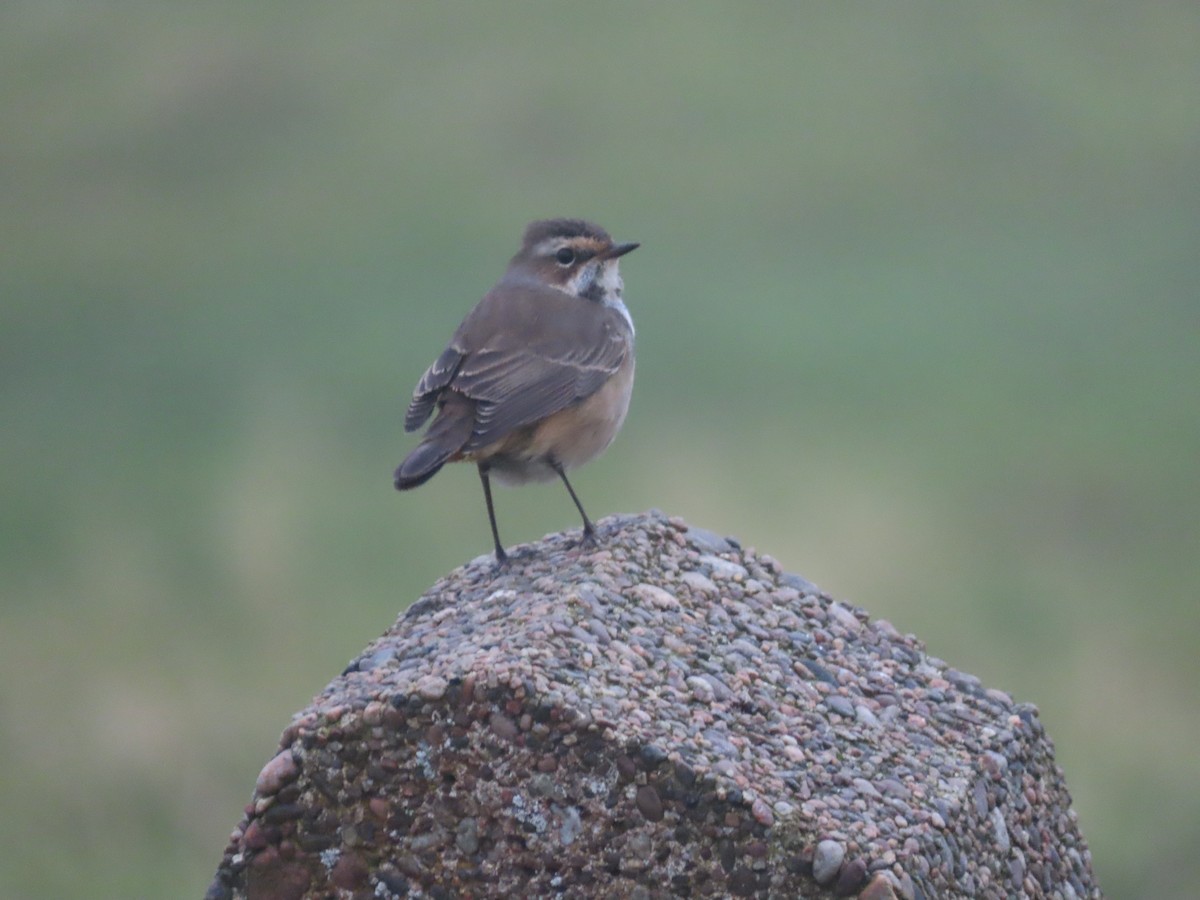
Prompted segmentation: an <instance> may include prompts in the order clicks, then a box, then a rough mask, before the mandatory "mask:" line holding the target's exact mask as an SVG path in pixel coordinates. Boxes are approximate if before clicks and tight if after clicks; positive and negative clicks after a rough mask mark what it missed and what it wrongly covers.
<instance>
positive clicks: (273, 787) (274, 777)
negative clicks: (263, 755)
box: [254, 750, 300, 797]
mask: <svg viewBox="0 0 1200 900" xmlns="http://www.w3.org/2000/svg"><path fill="white" fill-rule="evenodd" d="M299 771H300V769H299V767H298V766H297V765H296V760H295V758H294V757H293V756H292V753H291V751H290V750H285V751H283V752H282V753H280V754H279V755H278V756H276V757H275V758H274V759H272V760H271V761H270V762H269V763H267V764H266V765H265V766H263V768H262V771H261V772H259V773H258V779H257V780H256V781H255V783H254V790H255V791H256V792H257V793H258V795H259V796H260V797H270V796H271V795H272V794H277V793H279V790H280V788H282V787H283V786H284V785H285V784H287V783H288V782H290V781H291V780H293V779H294V778H295V777H296V775H297V774H298V773H299Z"/></svg>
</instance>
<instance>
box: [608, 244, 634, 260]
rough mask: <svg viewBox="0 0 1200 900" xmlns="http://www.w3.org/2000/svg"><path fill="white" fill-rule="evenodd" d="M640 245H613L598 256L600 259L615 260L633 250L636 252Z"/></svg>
mask: <svg viewBox="0 0 1200 900" xmlns="http://www.w3.org/2000/svg"><path fill="white" fill-rule="evenodd" d="M640 246H642V245H641V244H637V243H632V244H613V245H612V246H611V247H609V248H608V249H607V250H605V251H604V252H603V253H601V254H600V258H601V259H616V258H617V257H618V256H624V255H625V254H626V253H629V252H631V251H633V250H636V249H637V248H638V247H640Z"/></svg>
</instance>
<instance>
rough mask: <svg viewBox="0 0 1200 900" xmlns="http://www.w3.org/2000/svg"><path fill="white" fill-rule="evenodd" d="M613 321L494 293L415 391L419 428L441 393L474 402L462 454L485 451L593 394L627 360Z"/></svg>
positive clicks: (619, 322) (619, 326) (585, 308)
mask: <svg viewBox="0 0 1200 900" xmlns="http://www.w3.org/2000/svg"><path fill="white" fill-rule="evenodd" d="M630 338H631V336H630V334H629V329H628V327H627V326H626V325H625V322H624V319H623V318H622V317H621V315H620V313H617V312H615V311H613V310H611V309H608V308H606V307H604V306H601V305H599V304H597V303H593V302H592V301H590V300H585V299H581V298H578V297H572V296H569V295H567V294H564V293H563V292H561V291H557V290H554V289H552V288H543V287H539V286H535V285H530V284H528V283H525V284H519V285H506V284H500V285H497V286H496V287H495V288H493V289H492V290H491V291H490V292H489V293H488V294H487V296H485V297H484V298H483V300H481V301H480V302H479V305H478V306H476V307H475V309H474V310H472V311H471V313H470V315H468V316H467V318H466V319H465V320H464V321H463V323H462V325H460V326H459V329H458V331H457V332H455V335H454V338H453V339H452V340H451V342H450V346H449V347H447V348H446V350H445V352H443V353H442V355H441V356H440V357H438V361H437V362H435V363H434V364H433V365H432V366H430V368H429V370H428V371H427V372H426V373H425V376H424V377H422V379H421V383H420V384H418V386H417V392H415V393H414V395H413V403H412V405H411V406H410V407H409V414H408V417H406V420H405V426H406V427H408V424H409V422H410V421H413V420H416V419H417V418H418V417H419V421H418V424H417V425H416V426H415V427H419V425H420V422H423V421H424V419H425V418H427V417H428V415H429V411H430V410H431V409H432V408H433V405H434V404H435V403H436V402H437V400H438V398H440V397H441V396H442V393H443V392H444V391H447V390H449V391H454V392H455V393H457V394H461V395H462V396H464V397H466V398H468V399H470V400H473V401H475V425H474V429H473V431H472V434H471V437H470V439H469V440H468V441H467V443H466V444H465V445H464V446H463V448H462V449H463V450H466V451H471V450H478V449H480V448H482V447H486V446H488V445H489V444H491V443H493V442H495V441H497V440H499V439H500V438H502V437H504V436H505V435H507V434H509V433H511V432H512V431H515V430H516V429H518V428H521V427H522V426H524V425H529V424H530V423H533V422H537V421H539V420H540V419H544V418H545V417H546V416H549V415H552V414H553V413H556V412H558V411H559V410H562V409H565V408H567V407H568V406H570V405H572V404H574V403H577V402H579V401H580V400H583V399H585V398H587V397H589V396H591V395H592V394H593V393H595V392H596V391H597V390H599V389H600V387H601V385H603V384H604V383H605V382H606V381H607V380H608V379H609V378H611V377H612V376H613V375H614V374H615V373H616V372H617V370H618V369H619V368H620V366H621V363H622V362H624V360H625V358H626V356H627V355H628V354H629V353H630V352H631V339H630Z"/></svg>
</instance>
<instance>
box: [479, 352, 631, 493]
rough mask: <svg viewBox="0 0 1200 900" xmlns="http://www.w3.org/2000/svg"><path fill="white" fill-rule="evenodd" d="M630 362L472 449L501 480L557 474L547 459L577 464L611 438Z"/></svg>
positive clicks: (622, 409) (627, 388)
mask: <svg viewBox="0 0 1200 900" xmlns="http://www.w3.org/2000/svg"><path fill="white" fill-rule="evenodd" d="M633 371H634V362H633V358H632V356H631V357H630V359H629V363H628V365H626V366H625V367H624V368H622V369H621V370H620V371H619V372H617V374H616V375H614V376H613V377H612V378H610V379H609V380H608V381H607V382H605V384H604V386H603V387H601V388H600V390H598V391H596V393H594V394H592V396H590V397H588V398H587V399H586V400H584V401H583V402H582V403H579V404H576V405H575V406H572V407H569V408H567V409H564V410H562V411H561V412H557V413H555V414H554V415H552V416H550V417H549V418H548V419H545V420H543V421H542V422H541V423H539V424H538V425H537V426H535V427H534V428H532V429H529V430H524V429H523V430H522V431H521V432H520V433H518V434H514V435H511V436H509V437H508V438H505V439H504V440H502V441H500V442H498V443H497V444H495V445H494V446H493V447H490V448H487V449H486V450H484V451H482V452H480V453H478V454H476V455H475V459H478V460H486V461H487V463H488V469H489V472H490V473H491V474H492V475H493V476H494V477H495V479H496V480H497V481H498V482H500V483H501V484H508V485H514V484H524V483H526V482H529V481H549V480H551V479H553V478H556V477H558V476H557V473H556V472H555V471H554V469H553V468H552V467H551V465H550V461H551V460H554V461H557V462H558V463H559V464H560V465H561V466H562V467H563V468H564V469H575V468H578V467H579V466H582V465H583V464H584V463H587V462H590V461H592V460H593V459H595V458H596V457H597V456H599V455H600V454H601V453H603V452H604V451H605V450H606V449H607V448H608V445H609V444H611V443H612V442H613V438H615V437H616V436H617V432H618V431H620V430H621V425H622V424H623V423H624V421H625V414H626V413H627V412H628V411H629V398H630V396H631V395H632V394H633Z"/></svg>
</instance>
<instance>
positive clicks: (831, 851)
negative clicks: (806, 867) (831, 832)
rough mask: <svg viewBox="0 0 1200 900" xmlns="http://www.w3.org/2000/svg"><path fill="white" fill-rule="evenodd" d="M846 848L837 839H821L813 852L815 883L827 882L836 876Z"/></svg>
mask: <svg viewBox="0 0 1200 900" xmlns="http://www.w3.org/2000/svg"><path fill="white" fill-rule="evenodd" d="M845 857H846V848H845V847H844V846H843V845H842V844H841V843H840V842H838V841H821V842H820V843H819V844H817V852H816V853H814V854H813V862H812V871H813V878H815V879H816V881H817V884H829V883H830V882H832V881H833V880H834V879H835V878H837V873H838V870H839V869H840V868H841V867H842V860H843V859H845Z"/></svg>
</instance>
